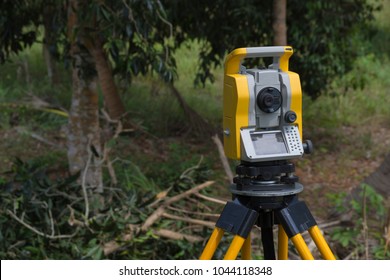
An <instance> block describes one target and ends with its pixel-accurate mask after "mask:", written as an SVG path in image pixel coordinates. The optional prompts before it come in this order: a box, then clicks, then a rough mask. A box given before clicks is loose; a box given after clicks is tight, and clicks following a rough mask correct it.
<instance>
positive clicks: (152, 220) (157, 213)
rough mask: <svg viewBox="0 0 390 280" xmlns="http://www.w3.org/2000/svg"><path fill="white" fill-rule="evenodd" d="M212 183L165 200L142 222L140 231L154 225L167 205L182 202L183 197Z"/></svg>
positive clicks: (208, 182) (210, 182) (209, 182)
mask: <svg viewBox="0 0 390 280" xmlns="http://www.w3.org/2000/svg"><path fill="white" fill-rule="evenodd" d="M213 183H214V181H207V182H205V183H203V184H200V185H198V186H196V187H194V188H192V189H189V190H188V191H186V192H184V193H181V194H178V195H176V196H174V197H171V198H170V199H168V200H166V201H165V202H164V203H163V204H162V205H161V206H160V207H158V208H157V209H156V210H155V211H154V212H153V213H152V214H151V215H150V216H149V217H148V218H147V219H146V221H145V222H144V224H143V225H142V226H141V230H142V231H146V230H148V229H149V228H150V226H151V225H152V224H154V223H155V222H156V221H157V220H158V219H159V218H160V217H161V216H162V214H163V213H164V211H165V208H166V207H168V206H169V205H171V204H173V203H175V202H177V201H180V200H182V199H183V198H185V197H188V196H190V195H191V194H193V193H196V192H198V191H200V190H202V189H204V188H206V187H208V186H210V185H211V184H213Z"/></svg>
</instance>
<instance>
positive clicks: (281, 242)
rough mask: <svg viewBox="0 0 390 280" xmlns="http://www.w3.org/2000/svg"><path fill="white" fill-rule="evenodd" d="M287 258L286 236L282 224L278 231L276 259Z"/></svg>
mask: <svg viewBox="0 0 390 280" xmlns="http://www.w3.org/2000/svg"><path fill="white" fill-rule="evenodd" d="M287 259H288V236H287V234H286V231H285V230H284V228H283V226H282V225H279V231H278V260H287Z"/></svg>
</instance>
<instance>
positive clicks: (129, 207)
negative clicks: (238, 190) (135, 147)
mask: <svg viewBox="0 0 390 280" xmlns="http://www.w3.org/2000/svg"><path fill="white" fill-rule="evenodd" d="M131 166H132V171H135V172H136V173H132V175H131V183H130V184H127V183H126V182H125V183H124V184H121V185H119V186H117V187H116V188H108V189H106V190H105V193H104V194H103V195H104V197H105V204H104V205H100V210H99V212H98V213H97V212H96V213H92V214H91V216H90V217H88V218H87V217H85V203H84V202H85V201H84V198H83V195H82V191H81V187H80V185H78V184H77V183H76V179H77V176H73V177H64V178H61V177H57V178H56V179H54V180H52V179H50V178H49V177H48V176H47V175H46V170H45V167H44V166H43V165H42V162H38V161H36V162H32V161H30V162H23V161H21V160H20V159H17V160H15V162H14V166H13V170H12V171H11V172H8V173H7V176H6V177H0V203H1V208H0V212H1V215H0V258H1V259H105V258H110V259H190V258H194V257H195V256H197V255H199V254H200V250H201V249H202V248H201V246H198V245H197V244H190V243H189V242H188V241H184V240H183V241H172V240H169V239H162V238H160V237H158V236H156V235H155V234H154V233H153V230H148V231H147V232H141V231H139V230H134V229H132V228H135V227H137V226H138V227H139V226H140V225H141V224H142V223H143V221H144V220H145V219H146V218H147V217H148V216H149V215H150V214H151V213H152V211H154V208H148V207H146V206H147V205H148V204H149V203H151V202H153V201H154V199H155V195H156V194H157V191H159V190H158V189H157V188H156V186H155V185H153V183H152V182H151V180H150V179H147V178H146V177H145V176H144V174H143V173H142V172H141V171H140V169H139V168H138V167H137V166H135V165H133V164H131ZM193 171H194V173H191V174H190V173H188V174H187V176H188V177H187V178H193V179H190V180H187V179H184V178H177V181H176V183H175V185H181V187H184V188H185V189H188V188H190V187H193V186H194V182H195V181H196V177H197V175H196V173H197V171H196V168H194V169H193ZM192 176H194V177H192ZM145 183H147V184H150V185H152V187H153V188H144V187H145ZM138 184H142V186H139V185H138ZM181 191H182V189H180V188H176V187H173V188H171V191H170V195H175V194H178V193H179V192H181ZM89 196H90V197H89V199H90V201H92V199H93V196H94V195H93V194H92V193H89ZM95 196H96V195H95ZM182 223H183V222H175V221H169V220H161V221H158V222H156V224H155V225H154V227H153V228H158V227H169V228H180V227H183V224H182ZM126 234H127V235H129V236H131V237H130V238H128V239H127V240H126V241H121V240H124V239H123V236H124V235H126ZM203 234H207V233H206V232H204V233H203ZM114 241H115V242H117V244H118V245H119V247H120V248H119V249H117V250H115V251H114V252H113V253H111V254H109V255H105V253H104V248H105V245H107V244H110V242H111V243H112V242H114Z"/></svg>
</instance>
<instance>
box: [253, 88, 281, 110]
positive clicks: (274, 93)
mask: <svg viewBox="0 0 390 280" xmlns="http://www.w3.org/2000/svg"><path fill="white" fill-rule="evenodd" d="M257 106H259V108H260V110H262V111H263V112H265V113H273V112H275V111H277V110H278V109H279V108H280V106H282V94H281V93H280V91H279V90H277V89H276V88H274V87H266V88H263V89H262V90H261V91H260V92H259V94H258V95H257Z"/></svg>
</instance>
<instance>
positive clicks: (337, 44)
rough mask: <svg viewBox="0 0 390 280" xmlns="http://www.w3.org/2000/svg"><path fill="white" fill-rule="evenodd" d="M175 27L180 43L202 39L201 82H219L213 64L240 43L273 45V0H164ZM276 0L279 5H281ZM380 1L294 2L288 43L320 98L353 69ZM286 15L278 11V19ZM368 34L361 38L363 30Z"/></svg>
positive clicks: (297, 67)
mask: <svg viewBox="0 0 390 280" xmlns="http://www.w3.org/2000/svg"><path fill="white" fill-rule="evenodd" d="M163 3H164V4H165V7H166V9H167V11H168V18H169V19H171V20H172V24H173V25H174V26H175V30H176V34H175V37H176V39H177V44H181V43H182V42H184V41H185V40H191V39H199V40H201V42H202V43H203V49H202V51H201V52H200V55H199V61H200V62H199V65H200V66H199V71H198V74H197V77H196V82H198V83H205V81H206V80H210V81H213V80H214V77H213V75H212V71H211V69H212V67H213V66H214V65H219V64H221V62H222V61H223V59H224V57H225V55H226V53H227V52H229V51H232V50H233V49H235V48H238V47H254V46H266V45H272V44H273V41H272V38H274V33H273V29H272V28H271V26H270V23H271V22H272V18H273V15H272V11H273V3H272V1H270V0H267V1H256V0H247V1H244V0H238V1H223V0H216V1H207V0H199V1H189V0H183V1H174V0H165V1H163ZM275 4H276V3H275ZM376 8H377V5H376V4H375V3H373V2H371V1H368V0H350V1H337V0H329V1H316V0H310V1H298V0H290V1H289V5H288V9H287V13H286V17H287V26H288V27H289V28H288V29H287V37H288V43H289V44H290V45H291V46H293V48H294V51H295V53H296V54H295V55H294V56H292V58H291V63H290V65H291V67H292V68H293V70H294V71H295V72H298V73H299V74H300V76H301V82H302V87H303V90H304V92H305V93H306V94H308V95H310V96H312V97H317V96H318V95H320V94H321V93H323V92H325V91H326V90H327V88H328V86H329V85H330V83H331V81H332V80H333V79H335V78H336V77H338V76H340V75H343V74H345V73H346V72H348V71H349V70H350V69H351V67H352V65H353V61H354V60H355V59H356V58H357V57H358V56H359V55H360V54H361V51H362V50H361V48H357V47H354V44H355V42H361V41H364V38H367V36H368V34H365V33H364V32H362V30H363V31H364V30H367V29H368V26H369V24H370V21H371V20H372V19H373V12H374V11H375V9H376ZM279 16H282V15H278V14H274V17H279ZM358 33H359V34H360V35H361V36H362V37H361V38H358V37H357V36H358V35H357V34H358Z"/></svg>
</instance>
